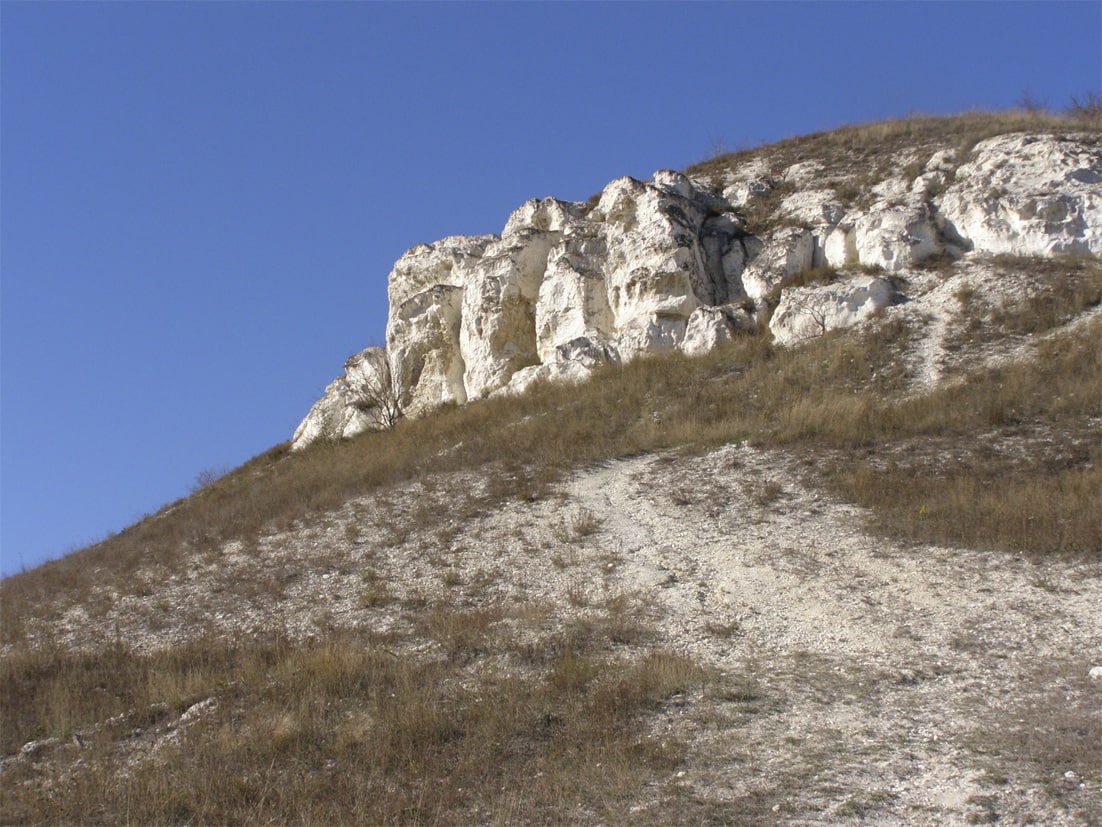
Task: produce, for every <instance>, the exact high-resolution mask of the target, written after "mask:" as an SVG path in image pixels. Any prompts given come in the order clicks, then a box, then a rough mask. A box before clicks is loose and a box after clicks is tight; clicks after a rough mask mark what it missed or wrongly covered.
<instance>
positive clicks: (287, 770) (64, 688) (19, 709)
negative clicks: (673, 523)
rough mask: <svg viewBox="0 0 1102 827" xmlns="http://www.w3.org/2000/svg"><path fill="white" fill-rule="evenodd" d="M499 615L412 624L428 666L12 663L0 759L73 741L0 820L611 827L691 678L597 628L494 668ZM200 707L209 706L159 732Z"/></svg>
mask: <svg viewBox="0 0 1102 827" xmlns="http://www.w3.org/2000/svg"><path fill="white" fill-rule="evenodd" d="M608 611H610V612H612V613H615V612H616V611H618V609H616V608H615V607H611V608H609V609H608ZM498 620H499V618H498V616H497V615H495V614H493V613H487V612H482V611H475V612H454V611H451V610H448V609H446V608H444V607H436V608H434V609H432V610H430V611H429V612H427V613H426V615H425V623H424V626H423V629H422V632H423V635H424V639H426V640H433V641H437V642H438V643H439V645H440V646H441V647H442V648H443V650H444V651H445V657H443V658H434V657H429V658H424V657H414V656H412V655H403V654H401V653H396V652H394V651H392V650H391V649H390V648H388V647H387V646H384V645H382V643H381V642H380V639H379V638H377V637H375V636H373V635H371V634H370V633H366V632H360V633H353V632H342V633H338V634H333V635H330V636H328V637H326V638H325V639H323V640H318V641H313V642H308V643H292V642H290V641H288V640H286V639H283V638H278V637H276V638H271V639H266V640H252V641H247V642H241V643H238V644H234V643H230V642H227V641H219V640H213V639H205V640H201V641H196V642H195V643H193V644H191V645H189V646H186V647H183V648H181V649H178V650H174V651H173V652H168V653H163V654H156V655H136V654H133V653H130V652H128V651H126V650H125V649H123V648H121V647H111V648H109V649H107V650H104V651H102V652H99V653H92V654H83V655H76V654H73V653H70V652H63V651H59V650H54V651H51V652H38V653H25V654H23V655H20V656H17V657H13V658H8V659H7V660H6V661H5V663H4V666H3V668H4V673H3V678H4V680H3V684H2V685H3V692H4V695H3V697H2V701H3V707H2V708H3V714H4V738H5V746H4V751H5V752H6V753H11V752H14V751H16V750H18V748H19V746H20V745H21V744H22V743H24V742H25V741H28V740H30V739H31V738H35V737H38V738H42V737H56V738H69V737H70V736H72V735H74V734H76V735H79V736H80V738H81V740H82V741H83V747H77V746H75V745H72V744H69V743H68V742H60V743H56V744H49V745H43V746H42V747H41V750H42V751H43V752H48V753H49V757H50V759H51V760H50V761H49V762H48V763H42V764H34V763H31V762H27V763H26V764H25V766H23V768H22V770H21V774H20V775H17V776H13V775H12V774H10V773H9V775H8V777H7V780H8V781H9V782H11V783H10V784H9V788H8V789H7V790H6V793H5V796H4V799H3V804H2V808H0V820H3V821H4V822H5V823H28V822H33V823H61V824H71V823H81V824H115V823H120V822H125V823H158V824H168V823H219V824H225V823H257V822H265V823H270V822H276V823H287V822H301V823H311V824H315V823H316V824H323V823H324V824H338V823H354V824H364V823H371V824H392V823H393V824H398V823H403V824H405V823H433V824H440V823H443V824H455V823H473V822H480V823H481V822H487V821H491V822H493V821H500V822H509V821H512V820H513V819H514V818H515V817H516V812H517V811H516V809H515V808H516V807H517V806H518V805H521V804H523V808H524V810H523V811H524V814H525V816H524V817H525V819H527V820H534V821H539V822H546V821H559V820H563V819H566V820H576V819H583V820H584V819H586V818H593V817H597V818H601V819H605V818H608V817H610V816H611V817H618V816H617V814H619V816H620V817H622V815H623V814H624V812H625V808H626V805H625V803H624V802H626V801H629V800H630V798H631V796H632V795H633V794H634V793H635V792H636V790H637V789H638V788H639V786H640V785H641V784H642V783H643V782H644V781H645V780H646V779H648V778H650V777H652V776H653V775H654V774H655V773H665V772H668V771H669V770H670V769H671V768H674V767H676V766H677V764H678V763H679V761H680V760H681V756H682V749H683V748H682V746H681V745H680V744H678V743H677V742H675V741H671V740H669V739H666V740H664V741H660V740H657V739H654V738H651V737H648V736H647V735H645V734H643V732H641V731H640V729H639V728H638V721H639V719H640V717H641V716H644V715H646V714H648V713H649V712H651V711H654V710H655V709H657V707H658V705H659V704H661V703H662V702H663V700H664V699H665V698H667V697H669V696H670V695H672V694H674V693H684V692H690V691H694V690H696V689H700V688H701V687H702V685H703V683H704V681H705V678H706V675H705V673H704V671H703V670H701V669H700V668H699V667H697V666H696V665H695V664H694V663H692V662H691V661H689V660H688V659H686V658H683V657H681V656H679V655H675V654H672V653H668V652H663V651H646V652H640V653H635V654H632V653H621V654H611V653H610V650H609V647H610V646H611V645H612V644H613V643H614V642H615V638H614V635H613V632H612V628H613V627H612V625H606V624H605V623H604V622H602V621H600V620H597V621H596V623H595V624H588V625H586V626H585V627H582V628H578V629H575V631H574V632H571V633H568V634H566V635H554V634H552V635H545V636H544V637H542V638H541V639H540V642H539V643H538V644H536V645H534V646H533V645H531V644H530V645H529V646H528V648H527V649H526V650H525V651H524V652H523V653H521V652H518V655H522V656H524V657H526V659H527V661H528V662H529V663H533V664H534V665H535V668H523V664H522V663H520V664H518V665H519V666H520V667H521V668H517V666H514V667H512V668H499V667H498V666H495V665H494V663H495V662H496V660H495V659H494V658H490V657H489V655H487V654H486V652H487V650H488V649H491V648H492V649H493V650H494V651H496V652H502V651H508V650H509V641H508V638H507V637H502V636H501V635H499V634H498V631H497V626H496V625H495V624H497V621H498ZM418 639H420V638H418ZM457 659H460V660H462V662H463V664H464V665H465V666H466V668H464V669H462V670H460V671H459V672H457V671H456V664H457ZM472 665H474V666H477V667H478V668H477V669H474V671H472V669H471V667H472ZM207 698H212V699H214V701H215V702H216V704H208V705H207V709H208V711H207V712H205V713H204V714H203V715H200V716H198V719H197V721H196V722H195V723H193V724H191V725H190V726H180V727H179V728H178V729H177V732H178V736H177V737H176V738H171V737H165V736H166V734H167V733H168V731H169V730H168V725H169V724H170V723H172V722H175V720H176V719H177V717H178V715H179V712H180V711H181V710H182V709H184V708H186V707H187V706H188V705H189V704H190V703H192V702H193V701H195V700H198V699H207ZM42 699H47V702H46V703H42ZM124 713H125V720H123V719H118V720H117V722H116V723H114V724H112V725H111V726H108V727H105V726H103V725H102V722H103V721H107V720H108V719H109V718H111V716H117V715H121V714H124ZM97 724H98V726H97ZM112 727H113V728H112ZM153 756H155V758H153Z"/></svg>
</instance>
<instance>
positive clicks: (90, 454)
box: [0, 0, 1102, 573]
mask: <svg viewBox="0 0 1102 827" xmlns="http://www.w3.org/2000/svg"><path fill="white" fill-rule="evenodd" d="M1100 44H1102V4H1100V3H1098V2H1095V1H1093V0H1092V2H1082V3H1060V2H1039V3H1007V4H1002V3H992V2H987V3H977V4H966V3H917V4H910V3H877V4H863V3H815V4H802V3H767V4H757V3H729V4H726V3H708V4H688V3H677V4H673V3H671V4H666V3H651V4H641V5H637V4H626V3H615V4H596V3H584V4H568V3H547V4H543V3H541V4H488V3H479V4H461V3H448V4H429V3H424V4H421V3H406V4H400V5H398V4H395V5H390V4H375V3H356V2H346V3H287V2H284V3H263V2H251V3H244V2H234V3H229V2H226V3H218V2H208V3H153V2H137V3H40V2H11V0H5V2H2V3H0V278H2V281H0V332H2V340H0V357H2V364H0V378H2V386H0V406H2V407H0V460H2V467H0V472H2V475H0V486H2V487H0V530H2V534H0V567H2V570H3V572H4V573H11V572H13V571H18V570H19V569H20V568H21V567H23V566H26V567H31V566H33V565H36V564H38V563H39V562H41V561H42V560H44V559H46V558H47V557H51V556H57V555H59V554H62V553H65V552H66V551H69V550H72V549H74V548H76V547H79V546H81V545H84V544H86V543H88V542H90V541H92V540H95V539H99V538H101V537H103V536H104V535H106V534H107V533H108V532H110V531H114V530H118V529H121V528H123V527H125V526H126V525H128V524H130V523H131V522H133V521H134V520H136V519H138V518H139V517H141V516H142V515H143V514H145V513H149V512H152V511H155V510H156V509H157V508H158V507H159V506H161V505H162V504H164V503H166V502H168V501H170V500H173V499H175V498H177V497H179V496H182V495H184V494H186V493H187V491H188V488H189V486H190V485H191V484H192V483H193V481H194V480H195V478H196V476H197V475H198V474H199V473H200V472H202V471H204V470H205V469H212V468H223V467H231V466H235V465H238V464H240V463H241V462H243V461H244V460H246V459H248V458H249V457H251V456H254V455H255V454H257V453H260V452H261V451H263V450H265V449H267V448H269V447H271V446H272V445H274V444H276V443H279V442H282V441H283V440H286V439H288V438H289V437H290V435H291V433H292V431H293V429H294V427H295V425H296V424H297V423H298V421H299V420H300V419H301V418H302V416H304V415H305V413H306V411H307V410H308V409H309V407H310V405H311V404H312V403H313V401H314V400H315V399H316V398H317V397H318V396H319V395H320V393H321V392H322V390H323V388H324V387H325V385H326V383H327V382H329V381H330V380H331V379H332V378H333V377H334V376H336V375H338V374H339V373H340V372H341V369H342V364H343V362H344V359H345V358H346V357H347V356H348V355H350V354H352V353H354V352H356V351H358V350H360V349H362V348H363V347H365V346H367V345H369V344H378V343H381V342H382V340H383V331H384V324H385V318H386V276H387V273H388V272H389V270H390V266H391V264H392V263H393V261H394V260H395V259H396V258H397V257H398V256H400V255H401V254H402V253H403V252H404V251H405V250H406V249H407V248H408V247H410V246H411V245H413V244H415V243H418V242H424V241H433V240H435V239H437V238H440V237H442V236H445V235H449V234H453V233H484V232H499V231H500V229H501V227H502V226H503V224H504V222H505V219H506V218H507V216H508V214H509V213H510V212H511V211H512V209H513V208H515V207H516V206H517V205H519V204H520V203H522V202H523V201H525V200H526V199H528V198H530V197H537V196H546V195H557V196H560V197H564V198H573V199H585V198H587V197H588V196H589V195H590V194H592V193H593V192H595V191H597V190H599V189H600V188H601V187H603V185H604V184H605V183H606V182H607V181H609V180H611V179H612V178H615V177H618V176H620V175H634V176H636V177H640V178H647V177H649V176H650V174H651V173H652V172H654V170H656V169H661V168H666V167H672V168H679V167H684V166H686V165H688V164H691V163H693V162H695V161H698V160H701V159H702V158H704V157H706V156H708V155H709V154H710V152H711V151H712V149H713V147H714V146H715V145H716V144H717V143H719V142H723V143H724V144H726V146H727V147H729V148H732V149H733V148H738V147H741V146H747V145H752V144H756V143H760V142H764V141H771V140H775V139H778V138H782V137H786V136H790V135H795V134H800V133H805V132H809V131H814V130H820V129H827V128H831V127H834V126H838V125H841V124H844V123H852V122H859V121H867V120H873V119H881V118H888V117H895V116H901V115H905V114H907V113H909V112H915V111H920V112H929V113H952V112H957V111H960V110H963V109H967V108H970V107H982V108H1003V107H1007V106H1011V105H1013V104H1014V103H1015V101H1016V100H1018V99H1019V98H1020V97H1021V96H1022V95H1023V93H1027V92H1028V93H1029V94H1030V95H1032V96H1033V97H1034V98H1036V99H1040V100H1047V101H1048V102H1049V103H1050V104H1052V105H1054V106H1060V107H1062V106H1064V105H1066V104H1067V102H1068V100H1069V98H1070V96H1071V95H1082V94H1084V93H1085V92H1087V91H1090V90H1098V89H1099V87H1100V85H1102V78H1100V74H1102V55H1100V51H1102V45H1100Z"/></svg>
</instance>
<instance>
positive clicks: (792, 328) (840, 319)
mask: <svg viewBox="0 0 1102 827" xmlns="http://www.w3.org/2000/svg"><path fill="white" fill-rule="evenodd" d="M899 298H900V294H899V292H898V291H897V290H896V288H895V286H894V285H893V284H892V283H891V281H890V280H888V279H885V278H873V277H869V276H858V277H856V278H853V279H847V280H846V281H843V282H838V283H835V284H826V285H808V286H806V287H794V288H792V289H791V290H785V291H784V293H783V294H782V295H781V300H780V303H779V304H778V305H777V309H776V310H775V311H774V312H773V316H772V318H771V319H770V321H769V329H770V331H772V333H773V339H774V340H775V341H776V342H778V343H779V344H782V345H791V344H795V343H797V342H801V341H803V340H805V339H811V338H814V337H815V336H821V335H822V334H824V333H826V332H827V331H829V330H835V329H837V328H839V327H850V326H851V325H854V324H857V323H858V322H860V321H863V320H864V319H867V318H868V317H869V316H872V315H873V314H874V313H876V312H877V311H879V310H883V309H884V308H886V307H890V306H891V305H893V304H895V303H896V302H898V301H899Z"/></svg>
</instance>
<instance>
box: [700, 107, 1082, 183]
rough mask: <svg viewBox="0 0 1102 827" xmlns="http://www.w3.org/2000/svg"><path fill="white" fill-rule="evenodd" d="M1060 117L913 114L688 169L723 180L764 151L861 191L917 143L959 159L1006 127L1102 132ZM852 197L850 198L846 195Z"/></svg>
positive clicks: (775, 164) (779, 166)
mask: <svg viewBox="0 0 1102 827" xmlns="http://www.w3.org/2000/svg"><path fill="white" fill-rule="evenodd" d="M1076 112H1078V110H1076V111H1075V112H1073V113H1072V114H1069V115H1065V116H1061V115H1055V114H1050V113H1045V112H1040V111H1024V110H1009V111H1005V112H969V113H965V114H961V115H953V116H947V117H936V116H923V115H915V116H912V117H908V118H902V119H898V120H893V121H882V122H877V123H869V124H859V125H853V126H843V127H841V128H839V129H835V130H831V131H829V132H816V133H812V134H810V135H804V136H801V137H798V138H790V139H787V140H784V141H780V142H779V143H775V144H771V145H769V146H765V147H755V148H753V149H746V150H742V151H739V152H733V153H728V154H725V155H719V156H717V157H715V158H710V159H708V160H706V161H703V162H701V163H699V164H695V165H694V166H691V167H689V168H688V169H687V170H686V172H687V173H688V174H689V175H692V176H694V177H699V178H706V179H713V180H721V179H722V177H723V175H724V174H725V173H727V172H729V171H731V170H734V169H735V168H736V167H738V166H741V165H744V164H746V163H748V162H749V161H752V160H754V159H755V158H757V157H759V156H768V158H769V160H770V163H771V165H772V171H773V172H774V174H779V173H780V172H782V171H783V170H784V169H785V168H786V167H788V166H790V165H792V164H795V163H797V162H800V161H806V160H809V159H818V160H821V161H822V162H823V163H824V164H825V165H826V167H827V174H828V175H830V176H838V177H839V178H847V179H851V180H852V179H853V176H854V175H855V174H856V175H858V176H859V177H862V180H863V181H864V186H860V187H858V188H857V191H855V192H854V193H852V196H853V198H856V197H858V196H859V195H861V194H862V193H863V192H864V191H865V190H866V189H867V188H868V186H871V184H873V183H876V181H877V180H879V178H880V176H881V174H882V173H883V172H884V171H886V170H887V169H888V167H889V165H890V164H891V163H892V156H893V155H894V154H895V153H900V152H904V151H911V150H913V149H915V148H919V149H921V148H924V147H925V148H930V149H931V151H932V150H933V147H935V146H937V147H940V146H946V145H948V146H950V147H952V148H954V149H955V150H956V152H957V159H958V162H960V161H964V160H966V159H967V156H968V153H970V152H971V150H972V148H973V147H974V146H975V145H976V144H977V143H979V142H980V141H982V140H984V139H986V138H991V137H994V136H996V135H1003V134H1007V133H1010V132H1022V131H1030V132H1042V133H1049V134H1062V133H1066V132H1089V133H1100V132H1102V124H1100V123H1099V121H1098V118H1097V116H1092V115H1090V114H1088V113H1087V112H1086V111H1085V110H1084V111H1083V112H1082V113H1081V114H1076ZM850 200H852V199H850Z"/></svg>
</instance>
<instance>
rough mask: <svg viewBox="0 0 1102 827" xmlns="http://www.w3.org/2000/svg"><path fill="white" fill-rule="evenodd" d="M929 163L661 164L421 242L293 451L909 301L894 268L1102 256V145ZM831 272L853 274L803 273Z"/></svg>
mask: <svg viewBox="0 0 1102 827" xmlns="http://www.w3.org/2000/svg"><path fill="white" fill-rule="evenodd" d="M921 155H922V157H916V153H910V154H906V155H902V156H900V157H898V158H894V159H893V162H894V163H893V164H892V165H891V169H890V171H889V172H888V173H887V174H886V175H884V176H883V177H882V179H881V180H879V181H875V182H872V183H870V184H868V185H867V186H866V187H864V188H863V191H862V192H861V193H860V195H859V196H858V197H857V198H854V197H852V195H848V196H847V197H846V198H845V199H843V197H842V196H841V194H840V193H839V191H838V189H837V188H831V187H826V186H824V184H823V180H824V177H823V176H822V175H821V173H822V171H823V164H822V163H821V162H818V161H817V160H816V159H811V158H809V159H806V160H803V161H801V162H799V163H797V164H793V165H790V166H788V167H786V168H784V169H780V170H776V171H773V170H770V169H768V165H763V164H761V163H756V164H753V165H747V167H746V168H742V169H740V168H734V169H731V170H729V171H727V172H726V173H724V175H722V176H721V177H720V178H719V179H718V180H717V178H715V177H713V178H712V179H711V180H709V181H704V180H702V179H695V178H690V177H688V176H686V175H683V174H681V173H678V172H673V171H670V170H661V171H659V172H656V173H655V174H654V177H653V179H652V180H651V181H649V182H642V181H637V180H634V179H632V178H618V179H616V180H614V181H612V182H611V183H610V184H609V185H608V186H607V187H605V189H604V191H603V192H602V193H601V194H600V197H599V199H598V200H597V201H596V203H595V204H593V203H592V202H591V203H589V204H586V203H580V202H571V201H561V200H558V199H556V198H544V199H533V200H531V201H528V202H526V203H525V204H523V205H521V206H520V207H519V208H518V209H517V210H516V211H515V212H513V214H512V215H511V216H510V217H509V220H508V221H507V222H506V225H505V227H504V229H503V230H502V232H501V234H500V235H483V236H452V237H448V238H444V239H441V240H440V241H437V242H435V243H433V244H419V245H417V246H416V247H413V248H412V249H411V250H409V251H408V252H407V253H406V254H405V255H403V256H402V257H401V258H400V259H398V261H397V262H396V263H395V265H394V269H393V270H392V271H391V273H390V276H389V282H388V298H389V302H390V310H389V316H388V320H387V329H386V347H385V349H384V348H368V349H367V350H365V351H363V352H362V353H359V354H356V355H354V356H352V357H351V358H350V359H349V360H348V362H347V363H346V364H345V373H344V374H343V375H342V376H340V377H339V378H337V379H336V380H334V381H333V382H332V383H331V384H330V385H329V386H328V388H326V391H325V395H324V396H323V397H322V398H321V399H320V400H318V402H317V403H315V404H314V406H313V408H311V410H310V412H309V414H308V415H307V416H306V418H305V419H304V420H303V421H302V423H301V424H300V425H299V427H298V429H297V430H296V431H295V434H294V438H293V447H294V448H296V449H298V448H303V447H305V446H306V445H308V444H310V443H311V442H313V441H315V440H317V439H321V438H335V437H348V436H352V435H355V434H357V433H360V432H362V431H365V430H370V429H373V428H381V427H387V426H389V425H390V424H393V421H394V417H395V416H396V415H397V414H398V413H399V412H402V413H404V414H406V415H414V416H416V415H419V414H422V413H424V412H426V411H429V410H432V409H433V408H436V407H438V406H440V405H443V404H446V403H450V402H455V403H464V402H466V401H468V400H472V399H477V398H480V397H485V396H488V395H490V394H493V393H508V392H520V391H523V390H524V389H525V388H527V387H528V386H529V385H531V384H532V383H533V382H535V381H537V380H541V379H546V380H567V381H569V380H579V379H582V378H584V377H585V376H587V375H588V374H589V373H590V372H591V371H592V369H593V368H594V367H596V366H597V365H600V364H602V363H606V362H616V361H620V360H629V359H632V358H634V357H636V356H638V355H639V354H642V353H646V352H655V351H665V350H671V349H674V348H680V349H682V350H683V351H685V352H687V353H701V352H704V351H707V350H709V349H710V348H712V347H715V346H716V345H717V344H719V343H721V342H723V341H725V340H727V339H729V338H731V337H732V336H734V335H736V333H737V332H738V331H740V330H747V329H756V328H760V327H762V326H768V328H769V330H770V331H771V334H772V335H773V337H774V338H775V339H776V340H777V341H779V342H781V343H782V344H787V343H793V342H798V341H801V340H803V339H806V338H809V337H812V336H815V335H820V334H822V333H825V332H826V331H828V330H831V329H834V328H838V327H844V326H848V325H852V324H855V323H857V322H859V321H861V320H862V319H865V318H867V317H868V316H870V315H871V314H873V313H875V312H877V311H878V310H880V309H882V308H884V307H886V306H888V305H890V304H893V303H895V302H898V301H900V300H901V299H902V298H904V297H903V295H902V294H901V293H900V292H899V291H898V290H897V288H896V286H895V282H894V280H893V279H892V278H891V276H892V275H894V274H903V273H905V272H906V271H907V270H908V269H909V268H911V267H913V266H914V265H915V264H917V263H918V262H920V261H922V260H924V259H928V258H931V257H935V256H944V257H951V258H954V259H955V258H960V257H961V256H964V255H968V254H981V255H985V254H1000V253H1011V254H1019V255H1021V254H1024V255H1043V256H1047V255H1056V254H1069V253H1081V254H1089V255H1100V254H1102V139H1100V138H1099V137H1098V136H1096V135H1088V134H1076V135H1064V136H1053V135H1033V134H1021V133H1019V134H1010V135H1002V136H998V137H995V138H991V139H988V140H986V141H982V142H981V143H979V144H977V145H976V146H975V148H974V149H973V150H972V152H971V153H970V155H969V158H968V159H967V160H965V159H961V161H960V162H958V161H957V159H956V158H955V157H954V152H953V150H951V149H949V148H942V149H939V150H937V151H934V152H929V151H924V152H922V153H921ZM916 169H917V170H918V172H917V174H915V170H916ZM847 203H848V204H850V206H846V204H847ZM853 204H858V205H860V206H853ZM763 216H764V217H765V220H763V219H762V217H763ZM763 228H764V229H763ZM815 267H825V268H831V269H833V270H835V271H837V275H838V276H839V277H838V278H836V279H834V280H833V282H832V283H830V284H827V285H815V284H812V285H805V286H795V285H792V284H791V282H792V281H793V277H794V276H796V275H798V274H800V273H802V272H805V271H808V270H810V269H812V268H815Z"/></svg>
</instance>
